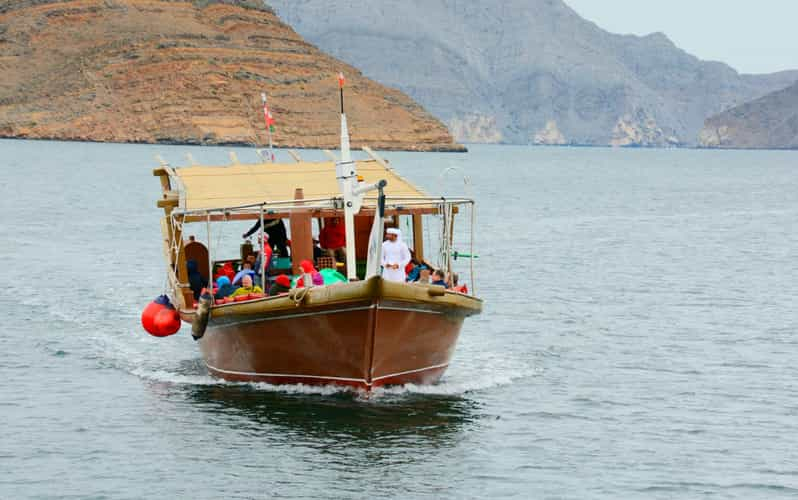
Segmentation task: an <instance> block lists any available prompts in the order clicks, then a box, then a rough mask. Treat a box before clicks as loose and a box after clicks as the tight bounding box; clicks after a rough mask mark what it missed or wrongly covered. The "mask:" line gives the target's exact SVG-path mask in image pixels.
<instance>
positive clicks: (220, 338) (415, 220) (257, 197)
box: [153, 115, 482, 390]
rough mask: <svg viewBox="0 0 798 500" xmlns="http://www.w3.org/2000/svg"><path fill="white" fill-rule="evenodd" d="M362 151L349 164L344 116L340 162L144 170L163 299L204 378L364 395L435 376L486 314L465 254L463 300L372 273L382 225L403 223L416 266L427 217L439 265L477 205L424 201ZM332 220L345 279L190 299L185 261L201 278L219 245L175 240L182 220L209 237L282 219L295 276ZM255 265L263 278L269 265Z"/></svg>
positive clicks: (216, 259) (183, 229)
mask: <svg viewBox="0 0 798 500" xmlns="http://www.w3.org/2000/svg"><path fill="white" fill-rule="evenodd" d="M364 150H365V151H366V152H367V153H368V155H369V156H370V158H369V159H367V160H362V161H352V160H351V156H350V153H349V141H348V132H347V130H346V119H345V116H344V115H342V148H341V159H340V161H336V162H332V161H330V162H304V161H301V159H300V158H299V156H298V155H294V158H295V160H297V161H296V162H294V163H283V164H280V163H272V162H264V163H258V164H246V165H243V164H240V163H237V161H234V164H232V165H228V166H197V165H193V166H188V167H183V168H173V167H171V166H169V165H168V164H162V166H161V167H159V168H156V169H155V170H154V172H153V174H154V175H156V176H158V177H159V178H160V181H161V188H162V193H161V199H160V200H158V206H159V207H161V208H163V210H164V216H163V218H162V220H161V228H162V233H163V244H164V255H165V258H166V263H167V277H168V283H169V288H170V290H171V296H172V301H173V303H174V304H175V306H176V308H177V310H178V311H179V314H180V317H181V318H182V320H183V321H185V322H188V323H192V332H193V335H194V337H195V339H196V340H197V341H198V344H199V347H200V349H201V351H202V355H203V358H204V361H205V364H206V366H207V368H208V370H209V372H210V373H211V374H212V375H214V376H217V377H220V378H222V379H226V380H233V381H262V382H268V383H273V384H294V383H302V384H341V385H348V386H354V387H358V388H362V389H366V390H369V389H372V388H374V387H377V386H382V385H393V384H408V383H413V384H429V383H434V382H436V381H437V380H438V379H439V378H440V377H441V376H442V375H443V373H444V371H445V370H446V368H447V367H448V366H449V363H450V362H451V359H452V355H453V354H454V351H455V346H456V344H457V339H458V336H459V334H460V329H461V327H462V325H463V321H464V320H465V318H467V317H468V316H471V315H474V314H479V313H480V312H481V309H482V301H481V300H480V299H479V298H477V297H476V296H474V295H472V294H473V291H474V274H473V261H470V266H469V267H470V271H471V273H470V276H471V278H470V286H471V293H472V294H467V293H459V292H456V291H453V290H447V289H444V287H441V286H432V285H427V284H417V283H403V282H391V281H387V280H386V279H384V278H383V277H382V276H381V275H380V268H379V252H380V248H381V243H382V236H383V227H384V226H394V227H395V226H398V225H403V227H405V226H406V227H408V228H410V232H412V237H411V240H410V241H411V242H412V243H411V245H412V248H413V250H414V252H415V257H416V258H417V259H419V260H421V261H424V260H426V259H425V255H424V246H425V238H424V230H423V228H424V224H425V220H427V219H432V220H434V221H437V222H438V226H439V227H440V228H441V231H440V234H439V241H438V242H437V244H436V245H437V248H436V250H437V252H436V253H437V255H438V260H439V262H438V264H439V265H440V267H442V268H444V269H446V270H449V269H451V267H452V255H453V253H454V252H453V251H452V249H451V245H452V242H453V234H452V229H453V227H454V226H453V222H454V219H455V216H457V215H458V214H465V213H466V212H467V211H468V212H470V214H471V222H472V232H473V213H474V211H473V210H474V202H473V200H470V199H466V198H445V199H444V198H441V197H431V196H428V195H426V194H425V193H423V192H422V191H421V190H420V189H418V188H417V187H415V186H413V185H411V184H410V183H409V182H408V181H406V180H405V179H403V178H402V177H401V176H399V175H398V174H397V173H396V172H395V171H394V170H393V169H392V168H391V167H390V166H389V165H388V164H387V163H386V162H385V161H384V160H383V159H382V158H380V157H379V156H377V155H376V154H375V153H373V152H372V151H371V150H370V149H368V148H364ZM372 194H376V196H373V195H372ZM336 216H342V218H343V219H344V221H345V224H346V228H345V229H346V243H347V247H346V248H347V255H346V258H347V262H346V263H345V267H346V273H347V281H346V282H344V283H338V284H334V285H327V286H316V287H307V288H294V289H292V290H291V291H290V292H289V293H288V294H284V295H278V296H273V297H268V296H267V297H256V296H251V297H246V298H247V299H251V300H243V301H240V302H228V303H225V302H220V303H216V302H214V301H212V300H210V299H209V298H208V297H207V296H206V297H203V298H202V299H200V300H199V302H197V301H195V300H194V295H193V292H192V290H191V289H190V285H189V279H188V269H187V263H188V261H189V260H194V261H195V262H197V263H198V264H199V272H200V274H201V275H202V276H203V278H204V279H207V278H208V277H210V276H211V275H212V274H213V270H214V267H215V266H216V265H218V264H219V263H220V262H222V261H224V260H225V259H224V258H223V256H222V255H214V254H215V253H221V252H222V250H221V249H215V248H209V245H207V244H205V243H202V242H200V241H196V239H198V238H199V237H197V238H194V237H192V238H191V241H188V242H187V241H184V235H185V234H188V232H187V231H188V228H189V227H190V225H198V227H199V229H200V231H198V232H197V233H198V234H202V233H203V232H204V233H206V234H205V235H204V237H205V238H206V239H205V241H206V243H209V242H213V241H215V240H214V239H213V236H214V235H213V230H214V228H216V227H218V226H219V225H226V224H230V223H231V222H234V221H241V220H249V221H253V222H254V221H260V223H261V224H260V227H261V231H263V227H265V226H266V224H267V223H268V222H269V221H273V220H276V219H281V220H284V221H288V225H289V230H290V236H291V269H292V271H293V274H300V273H301V271H300V267H299V263H300V262H301V261H303V260H305V259H312V258H313V242H312V234H311V227H312V223H313V219H314V218H315V219H318V220H322V219H324V218H328V217H336ZM203 230H204V231H203ZM427 244H428V246H432V244H430V243H427ZM472 246H473V240H472ZM472 250H473V248H472ZM471 254H473V251H472V252H471ZM228 260H229V259H228ZM359 261H360V262H359ZM363 264H365V268H363ZM358 268H360V269H361V273H362V275H360V276H358V273H357V270H358ZM260 273H261V275H262V279H263V282H264V283H266V282H267V281H268V279H269V276H268V274H267V271H266V270H263V269H261V270H260ZM307 282H310V280H307Z"/></svg>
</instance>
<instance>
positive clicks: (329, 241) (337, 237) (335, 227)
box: [319, 217, 346, 262]
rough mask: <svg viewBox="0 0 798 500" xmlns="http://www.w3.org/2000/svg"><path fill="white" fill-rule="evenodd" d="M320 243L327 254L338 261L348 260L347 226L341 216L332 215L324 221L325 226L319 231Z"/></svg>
mask: <svg viewBox="0 0 798 500" xmlns="http://www.w3.org/2000/svg"><path fill="white" fill-rule="evenodd" d="M319 243H320V244H321V248H322V249H324V250H325V251H326V252H327V255H329V256H330V257H332V258H333V259H335V260H336V261H337V262H346V228H345V227H344V225H343V224H341V218H340V217H332V218H329V219H326V220H325V221H324V228H322V230H321V232H320V233H319Z"/></svg>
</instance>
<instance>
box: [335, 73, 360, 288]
mask: <svg viewBox="0 0 798 500" xmlns="http://www.w3.org/2000/svg"><path fill="white" fill-rule="evenodd" d="M338 90H339V93H340V99H341V159H340V161H337V162H335V177H336V178H337V179H338V187H339V188H340V189H341V194H342V195H343V197H344V228H345V231H346V277H347V279H349V281H353V280H355V279H357V268H356V265H355V214H356V213H358V212H359V211H360V203H361V200H362V196H357V195H356V194H355V193H354V190H355V188H356V187H357V182H358V181H357V167H356V166H355V162H353V161H352V153H351V151H350V149H349V128H348V127H347V124H346V113H344V74H343V73H338Z"/></svg>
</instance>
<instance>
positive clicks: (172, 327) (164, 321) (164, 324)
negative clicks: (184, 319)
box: [153, 307, 180, 337]
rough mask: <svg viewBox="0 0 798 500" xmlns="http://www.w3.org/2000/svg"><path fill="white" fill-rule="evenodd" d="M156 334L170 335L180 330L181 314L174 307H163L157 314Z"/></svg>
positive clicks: (160, 335)
mask: <svg viewBox="0 0 798 500" xmlns="http://www.w3.org/2000/svg"><path fill="white" fill-rule="evenodd" d="M154 324H155V333H153V335H155V336H156V337H168V336H169V335H174V334H175V333H177V331H178V330H180V314H178V313H177V311H176V310H175V309H174V308H168V307H167V308H165V309H161V310H160V312H158V314H156V315H155V321H154Z"/></svg>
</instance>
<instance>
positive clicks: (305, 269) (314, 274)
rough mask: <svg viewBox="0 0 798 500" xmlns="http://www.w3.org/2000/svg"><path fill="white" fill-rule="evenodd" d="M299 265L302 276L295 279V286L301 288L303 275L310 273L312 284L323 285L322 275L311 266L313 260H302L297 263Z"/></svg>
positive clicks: (303, 281)
mask: <svg viewBox="0 0 798 500" xmlns="http://www.w3.org/2000/svg"><path fill="white" fill-rule="evenodd" d="M299 266H300V267H301V268H302V277H300V278H299V279H298V280H297V281H296V286H297V288H302V287H304V286H305V276H307V275H310V276H311V280H312V283H313V286H322V285H324V276H322V275H321V273H320V272H318V271H317V270H316V268H315V267H313V262H311V261H309V260H303V261H302V262H300V263H299Z"/></svg>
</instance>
